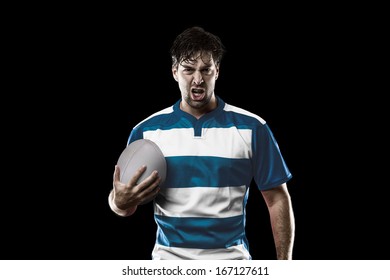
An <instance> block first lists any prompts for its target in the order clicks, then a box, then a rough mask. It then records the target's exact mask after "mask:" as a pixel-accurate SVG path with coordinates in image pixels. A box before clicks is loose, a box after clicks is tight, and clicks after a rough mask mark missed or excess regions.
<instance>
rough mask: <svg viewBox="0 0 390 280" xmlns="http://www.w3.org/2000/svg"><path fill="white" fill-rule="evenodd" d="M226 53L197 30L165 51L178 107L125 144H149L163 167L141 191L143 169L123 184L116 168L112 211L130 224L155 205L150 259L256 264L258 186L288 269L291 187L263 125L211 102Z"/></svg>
mask: <svg viewBox="0 0 390 280" xmlns="http://www.w3.org/2000/svg"><path fill="white" fill-rule="evenodd" d="M224 52H225V48H224V46H223V44H222V42H221V40H220V38H219V37H217V36H215V35H214V34H211V33H209V32H206V31H205V30H204V29H202V28H200V27H192V28H188V29H186V30H185V31H184V32H183V33H181V34H179V35H178V36H177V37H176V39H175V41H174V42H173V45H172V47H171V55H172V74H173V78H174V79H175V80H176V81H177V83H178V85H179V89H180V92H181V99H180V100H178V101H177V102H176V103H175V104H174V105H173V106H171V107H168V108H166V109H163V110H161V111H159V112H157V113H155V114H153V115H151V116H150V117H148V118H146V119H145V120H143V121H142V122H140V123H139V124H137V125H136V126H135V127H134V128H133V130H132V132H131V134H130V136H129V139H128V144H130V143H132V142H133V141H135V140H138V139H141V138H145V139H149V140H152V141H154V142H155V143H156V144H157V145H158V146H159V147H160V149H161V150H162V152H163V154H164V156H165V158H166V161H167V167H168V169H167V170H168V171H167V176H166V180H165V182H164V183H163V184H162V185H160V182H161V179H160V177H159V176H158V174H157V172H156V171H155V172H154V173H152V174H151V175H150V176H149V177H147V178H146V179H145V180H143V181H142V182H140V183H139V184H137V183H136V182H137V180H138V178H139V177H140V176H141V175H142V173H143V172H144V171H145V169H146V167H145V166H143V167H140V168H139V170H138V171H137V172H136V173H135V174H134V177H133V178H132V179H131V180H130V181H129V182H120V180H119V178H120V170H119V167H118V166H116V167H115V171H114V179H113V184H114V188H113V190H112V191H111V192H110V195H109V204H110V206H111V209H112V210H113V211H114V212H115V213H117V214H118V215H121V216H130V215H132V214H133V213H134V212H135V211H136V210H137V207H138V206H139V205H141V204H144V203H147V202H148V201H150V200H152V199H153V203H154V218H155V221H156V223H157V237H156V243H155V246H154V249H153V252H152V258H153V259H155V260H157V259H215V260H221V259H252V257H251V255H250V252H249V244H248V240H247V238H246V234H245V221H246V219H245V214H246V211H245V208H246V203H247V199H248V194H249V186H250V184H251V180H252V179H254V180H255V182H256V185H257V187H258V189H259V190H260V191H261V193H262V195H263V197H264V200H265V202H266V204H267V207H268V210H269V215H270V219H271V226H272V232H273V237H274V242H275V248H276V255H277V259H292V251H293V243H294V231H295V222H294V215H293V209H292V203H291V197H290V195H289V192H288V189H287V185H286V182H287V181H288V180H289V179H290V178H291V177H292V175H291V173H290V171H289V169H288V168H287V165H286V163H285V161H284V159H283V157H282V155H281V152H280V150H279V147H278V144H277V142H276V140H275V138H274V136H273V134H272V132H271V130H270V128H269V127H268V125H267V123H266V122H265V121H264V120H263V119H262V118H260V117H259V116H257V115H256V114H253V113H251V112H248V111H246V110H244V109H241V108H238V107H235V106H232V105H229V104H227V103H225V102H224V101H223V100H222V99H221V98H220V97H219V96H217V95H216V94H215V92H214V89H215V83H216V80H217V79H218V75H219V72H220V63H221V60H222V57H223V55H224Z"/></svg>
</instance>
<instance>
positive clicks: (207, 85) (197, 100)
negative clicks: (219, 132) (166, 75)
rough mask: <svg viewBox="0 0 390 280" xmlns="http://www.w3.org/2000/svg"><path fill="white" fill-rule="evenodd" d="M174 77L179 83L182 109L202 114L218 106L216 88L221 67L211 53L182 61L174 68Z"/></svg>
mask: <svg viewBox="0 0 390 280" xmlns="http://www.w3.org/2000/svg"><path fill="white" fill-rule="evenodd" d="M172 73H173V77H174V78H175V80H176V81H177V82H178V83H179V88H180V91H181V96H182V103H181V108H182V110H184V111H186V112H188V113H191V114H194V115H201V114H204V113H206V112H208V111H211V110H213V109H215V107H216V106H217V104H216V100H215V96H214V88H215V81H216V80H217V78H218V73H219V67H218V65H216V64H215V61H214V59H213V58H212V56H211V55H210V54H204V55H203V56H197V57H196V58H194V59H192V60H190V61H182V62H181V63H179V65H178V66H177V67H173V68H172Z"/></svg>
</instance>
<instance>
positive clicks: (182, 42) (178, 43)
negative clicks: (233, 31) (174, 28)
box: [170, 26, 226, 67]
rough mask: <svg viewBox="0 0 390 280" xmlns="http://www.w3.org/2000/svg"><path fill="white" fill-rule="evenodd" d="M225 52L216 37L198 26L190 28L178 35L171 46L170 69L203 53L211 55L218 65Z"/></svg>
mask: <svg viewBox="0 0 390 280" xmlns="http://www.w3.org/2000/svg"><path fill="white" fill-rule="evenodd" d="M225 51H226V50H225V46H224V45H223V44H222V42H221V39H220V38H219V37H218V36H216V35H214V34H212V33H210V32H207V31H205V30H204V29H203V28H202V27H199V26H194V27H190V28H187V29H186V30H184V31H183V32H182V33H181V34H179V35H178V36H177V37H176V39H175V40H174V42H173V44H172V47H171V49H170V53H171V57H172V67H177V66H178V64H179V63H181V62H182V61H190V60H192V59H194V56H195V55H198V56H202V54H203V53H211V54H212V57H213V59H214V61H215V64H216V65H219V64H220V63H221V60H222V57H223V55H224V54H225Z"/></svg>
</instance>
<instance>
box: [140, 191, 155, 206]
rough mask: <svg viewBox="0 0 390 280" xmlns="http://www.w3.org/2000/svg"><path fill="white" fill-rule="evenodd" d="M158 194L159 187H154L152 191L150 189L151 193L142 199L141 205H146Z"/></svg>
mask: <svg viewBox="0 0 390 280" xmlns="http://www.w3.org/2000/svg"><path fill="white" fill-rule="evenodd" d="M159 192H160V188H159V187H155V188H154V189H152V191H151V192H150V193H149V194H147V195H146V196H145V197H144V198H143V199H142V203H141V205H142V204H146V203H148V202H150V201H152V200H153V199H154V198H155V197H156V196H157V195H158V193H159Z"/></svg>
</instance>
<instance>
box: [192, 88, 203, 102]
mask: <svg viewBox="0 0 390 280" xmlns="http://www.w3.org/2000/svg"><path fill="white" fill-rule="evenodd" d="M204 96H205V90H204V89H203V88H192V89H191V97H192V99H193V100H202V99H203V97H204Z"/></svg>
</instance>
